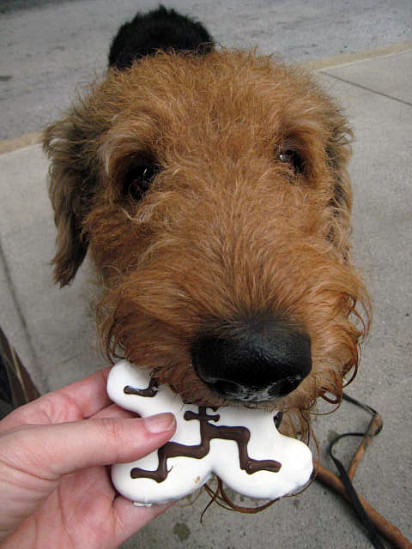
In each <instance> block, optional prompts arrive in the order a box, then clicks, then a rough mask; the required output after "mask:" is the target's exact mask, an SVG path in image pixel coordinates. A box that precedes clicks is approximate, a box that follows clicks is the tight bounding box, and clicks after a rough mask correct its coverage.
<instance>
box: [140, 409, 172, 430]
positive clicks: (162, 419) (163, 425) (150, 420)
mask: <svg viewBox="0 0 412 549" xmlns="http://www.w3.org/2000/svg"><path fill="white" fill-rule="evenodd" d="M143 421H144V423H145V427H146V429H147V430H148V431H149V432H150V433H153V434H159V433H162V432H163V431H170V429H171V428H172V427H173V425H174V423H175V421H176V420H175V416H174V415H172V414H157V415H155V416H150V417H145V418H144V419H143Z"/></svg>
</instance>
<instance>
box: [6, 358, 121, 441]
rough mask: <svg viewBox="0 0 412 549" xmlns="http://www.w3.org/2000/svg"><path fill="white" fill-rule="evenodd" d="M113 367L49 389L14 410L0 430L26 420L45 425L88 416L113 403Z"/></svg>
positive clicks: (23, 422)
mask: <svg viewBox="0 0 412 549" xmlns="http://www.w3.org/2000/svg"><path fill="white" fill-rule="evenodd" d="M109 371H110V368H105V369H103V370H98V371H97V372H95V373H94V374H92V375H91V376H89V377H86V378H85V379H82V380H80V381H76V382H75V383H72V384H71V385H68V386H67V387H63V388H62V389H58V390H57V391H53V392H52V393H48V394H47V395H44V396H42V397H40V398H38V399H37V400H35V401H33V402H30V403H29V404H26V405H24V406H21V407H20V408H18V409H17V410H15V411H14V412H11V414H9V415H8V416H7V417H6V418H4V419H3V420H2V422H1V423H0V433H2V432H4V431H7V430H9V429H12V428H14V427H17V426H18V425H23V424H25V423H31V424H33V423H34V424H37V425H46V424H50V423H62V422H65V421H77V420H80V419H84V418H88V417H90V416H92V415H93V414H96V413H97V412H98V411H100V410H102V409H103V408H105V407H107V406H108V405H110V404H111V400H110V399H109V397H108V396H107V392H106V384H107V376H108V375H109Z"/></svg>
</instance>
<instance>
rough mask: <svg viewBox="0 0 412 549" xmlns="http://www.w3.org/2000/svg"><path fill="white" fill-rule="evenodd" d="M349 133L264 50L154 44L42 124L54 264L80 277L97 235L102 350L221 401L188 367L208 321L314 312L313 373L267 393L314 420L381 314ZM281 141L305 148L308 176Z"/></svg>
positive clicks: (294, 72) (332, 109) (62, 279)
mask: <svg viewBox="0 0 412 549" xmlns="http://www.w3.org/2000/svg"><path fill="white" fill-rule="evenodd" d="M350 139H351V132H350V129H349V128H348V126H347V123H346V120H345V118H344V116H343V115H342V113H341V111H340V110H339V108H338V107H337V105H336V104H335V103H334V101H333V100H331V99H330V98H329V97H328V96H327V95H326V94H325V93H324V92H323V91H321V89H320V88H319V87H318V86H317V85H316V83H314V81H313V80H312V79H311V78H310V77H308V76H307V75H306V74H304V73H303V72H302V71H301V70H298V69H293V68H288V67H286V66H284V65H282V64H275V63H273V62H272V61H271V59H270V58H268V57H263V56H258V55H256V54H255V53H254V52H250V53H248V52H243V51H226V50H219V51H213V52H211V53H209V54H208V55H206V56H203V57H199V56H194V55H190V54H182V53H173V52H167V53H161V52H159V53H158V54H157V55H155V56H151V57H147V58H143V59H140V60H139V61H138V62H135V63H134V64H133V66H132V67H131V68H130V69H128V70H126V71H124V72H119V71H117V70H113V69H112V70H110V71H109V72H108V74H107V77H106V78H105V79H104V80H103V81H102V82H101V83H98V84H95V85H94V86H93V87H92V88H91V90H90V92H89V93H88V94H87V95H86V97H85V98H84V99H83V100H82V101H80V102H79V103H78V104H77V105H76V106H75V107H74V108H73V109H72V110H71V112H70V113H69V114H68V116H67V117H66V118H65V119H63V120H61V121H59V122H57V123H56V124H54V125H52V126H51V127H49V128H48V130H47V131H46V134H45V139H44V145H45V149H46V151H47V153H48V154H49V156H50V158H51V161H52V163H51V169H50V193H51V199H52V202H53V206H54V209H55V217H56V224H57V228H58V237H57V248H58V249H57V254H56V257H55V259H54V264H55V276H56V280H57V281H58V282H59V283H60V284H62V285H64V284H68V283H69V282H70V281H71V280H72V278H73V277H74V275H75V273H76V270H77V268H78V267H79V265H80V264H81V262H82V260H83V258H84V255H85V253H86V250H87V247H89V249H90V254H91V256H92V258H93V261H94V263H95V266H96V271H97V273H98V276H99V280H100V284H101V286H102V288H103V294H102V298H101V301H100V303H99V304H98V330H99V334H100V336H101V339H102V341H103V344H104V346H105V348H106V350H107V353H108V354H109V355H110V356H112V357H113V356H114V355H115V353H116V352H119V351H120V352H121V353H124V355H125V356H126V357H127V358H128V359H129V360H130V361H131V362H133V363H136V364H145V365H149V366H152V367H153V368H154V369H155V372H156V376H157V378H158V379H159V381H161V382H165V383H168V384H170V385H171V386H172V387H173V389H174V390H175V391H177V392H179V393H181V394H182V396H183V398H184V399H186V400H190V401H194V402H197V403H202V404H208V405H222V404H224V403H225V402H224V401H222V399H221V398H220V397H217V396H216V395H215V394H214V393H212V392H211V391H210V390H209V389H208V388H207V387H206V386H205V385H204V384H203V383H202V381H201V380H200V379H199V378H198V377H197V375H196V373H195V371H194V369H193V367H192V364H191V359H190V352H189V349H190V345H191V342H192V341H193V339H194V338H195V337H196V336H197V335H198V334H199V333H202V331H204V330H206V329H207V331H208V332H210V331H213V330H215V331H216V332H219V333H220V332H221V331H228V332H229V333H230V332H231V331H233V330H235V329H236V325H237V323H239V322H241V321H242V319H243V318H247V317H248V316H250V315H259V314H265V313H266V312H271V313H272V314H274V315H275V316H278V317H282V318H283V317H284V318H287V319H288V321H289V322H290V323H292V324H293V325H295V326H297V327H304V328H305V330H306V332H307V333H308V334H309V336H310V338H311V342H312V371H311V373H310V375H309V376H308V377H307V378H306V379H305V380H304V381H303V382H302V383H301V384H300V385H299V387H298V388H297V389H295V390H294V391H293V392H292V393H290V394H289V395H287V396H286V397H284V398H282V399H280V400H279V401H277V402H276V403H273V402H272V403H264V404H263V405H264V406H273V407H274V406H276V408H278V409H281V410H287V411H293V412H297V413H298V415H300V416H301V417H303V418H304V419H305V420H306V419H307V417H308V413H307V412H308V410H309V409H310V408H311V407H312V406H313V404H314V402H315V401H316V399H317V398H318V397H319V396H322V395H325V394H326V393H332V394H333V395H336V399H337V400H339V399H340V396H341V391H342V386H343V383H344V381H343V380H344V377H345V375H346V374H348V372H349V371H350V370H355V373H356V368H357V364H358V359H359V355H358V351H359V343H360V341H361V338H362V336H364V334H365V333H366V330H367V325H368V311H369V302H368V297H367V293H366V290H365V287H364V285H363V283H362V280H361V279H360V277H359V276H358V274H357V272H356V270H355V269H354V266H353V265H352V263H351V255H350V243H349V232H350V214H351V205H352V194H351V186H350V182H349V179H348V175H347V171H346V169H347V162H348V160H349V157H350ZM284 148H292V149H293V150H296V151H298V152H299V155H300V157H301V158H302V159H303V161H304V171H303V173H302V174H301V175H296V173H294V171H293V169H292V167H291V166H290V165H289V164H287V163H285V162H282V161H281V160H280V159H279V151H281V150H282V149H284ZM139 155H150V156H151V157H153V158H156V161H157V162H158V165H159V172H158V173H157V175H156V177H155V178H154V181H153V183H152V186H151V189H150V191H149V192H148V193H147V194H146V195H145V196H144V197H143V199H142V200H141V201H139V202H136V201H134V200H132V199H131V198H130V197H129V196H127V194H125V193H124V190H123V189H122V184H121V182H122V177H123V174H124V173H125V172H126V171H127V167H128V166H129V165H130V163H131V162H133V161H134V159H135V158H136V156H139ZM362 318H363V320H362Z"/></svg>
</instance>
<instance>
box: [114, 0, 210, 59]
mask: <svg viewBox="0 0 412 549" xmlns="http://www.w3.org/2000/svg"><path fill="white" fill-rule="evenodd" d="M213 47H214V41H213V38H212V37H211V36H210V34H209V33H208V31H207V30H206V29H205V27H204V26H203V25H202V24H201V23H198V22H197V21H194V20H193V19H191V18H190V17H187V16H183V15H180V14H178V13H177V12H176V11H175V10H173V9H170V10H168V9H166V8H165V7H164V6H160V7H159V8H158V9H156V10H152V11H150V12H148V13H146V14H141V13H138V14H137V15H136V16H135V18H134V19H133V20H132V21H130V22H129V23H125V24H124V25H122V26H121V27H120V29H119V32H118V33H117V35H116V36H115V38H114V39H113V42H112V45H111V47H110V53H109V67H116V68H117V69H119V70H124V69H127V68H128V67H130V66H131V65H132V63H133V61H134V60H135V59H139V58H141V57H145V56H146V55H153V54H154V53H155V52H156V51H157V50H165V51H167V50H171V49H172V50H174V51H193V52H195V53H196V54H198V55H205V54H207V53H209V52H210V51H211V50H212V49H213Z"/></svg>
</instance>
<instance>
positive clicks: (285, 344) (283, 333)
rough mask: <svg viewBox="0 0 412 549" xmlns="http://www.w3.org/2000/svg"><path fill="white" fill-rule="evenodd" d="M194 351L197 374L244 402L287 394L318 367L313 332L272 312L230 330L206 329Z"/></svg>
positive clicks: (226, 395)
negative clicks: (276, 317) (314, 361)
mask: <svg viewBox="0 0 412 549" xmlns="http://www.w3.org/2000/svg"><path fill="white" fill-rule="evenodd" d="M191 353H192V362H193V366H194V368H195V370H196V372H197V375H198V376H199V377H200V379H201V380H202V381H203V382H204V383H205V384H206V385H207V386H208V387H209V388H210V389H211V390H212V391H214V392H215V393H217V394H219V395H220V396H222V397H224V398H227V399H231V400H238V401H244V402H263V401H268V400H274V399H277V398H280V397H283V396H286V395H287V394H289V393H291V392H292V391H293V390H294V389H296V387H297V386H298V385H299V384H300V383H301V382H302V381H303V379H304V378H305V377H306V376H307V375H308V374H309V372H310V370H311V367H312V360H311V344H310V338H309V336H308V335H307V334H306V333H305V332H304V331H302V330H301V329H297V328H295V327H292V326H291V325H290V324H288V323H287V322H285V321H283V320H274V319H273V318H267V317H265V318H263V319H262V318H259V319H253V320H247V321H243V322H242V325H239V324H238V326H237V327H236V329H235V330H233V331H232V333H230V332H229V335H227V334H225V335H223V336H222V335H210V334H202V335H201V336H199V337H198V338H197V339H196V340H195V341H194V342H193V343H192V348H191Z"/></svg>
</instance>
